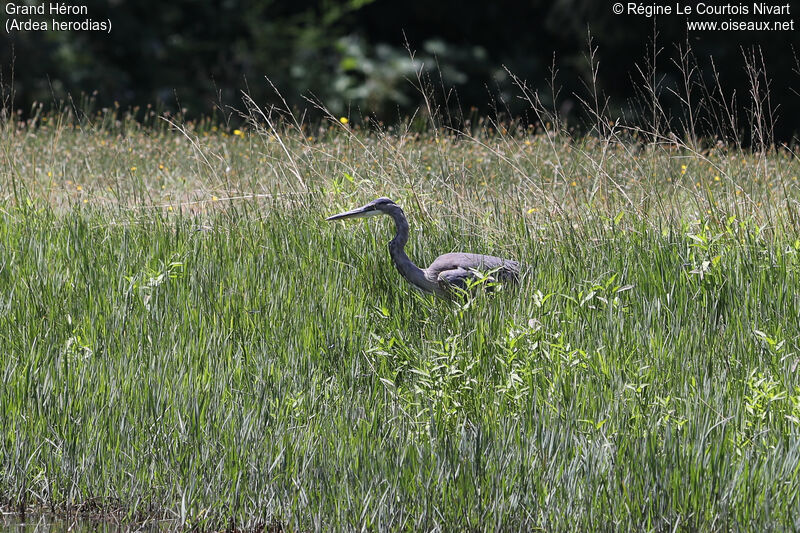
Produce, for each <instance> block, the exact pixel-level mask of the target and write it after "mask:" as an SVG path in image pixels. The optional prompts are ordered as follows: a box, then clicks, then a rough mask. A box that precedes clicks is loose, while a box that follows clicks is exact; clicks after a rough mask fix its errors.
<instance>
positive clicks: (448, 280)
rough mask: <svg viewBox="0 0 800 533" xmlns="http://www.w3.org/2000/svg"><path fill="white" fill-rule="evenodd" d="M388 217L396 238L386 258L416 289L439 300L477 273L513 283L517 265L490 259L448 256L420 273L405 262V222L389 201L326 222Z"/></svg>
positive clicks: (464, 254)
mask: <svg viewBox="0 0 800 533" xmlns="http://www.w3.org/2000/svg"><path fill="white" fill-rule="evenodd" d="M375 215H389V216H390V217H392V219H393V220H394V225H395V230H396V233H395V236H394V238H393V239H392V240H391V241H389V255H390V256H392V261H393V262H394V266H396V267H397V270H398V271H399V272H400V274H401V275H402V276H403V277H404V278H406V280H408V282H409V283H411V284H412V285H414V286H415V287H419V288H420V289H422V290H423V291H425V292H432V293H434V294H436V295H438V296H445V297H447V296H450V295H451V294H452V292H453V290H452V289H453V287H458V288H461V289H465V288H467V280H468V279H476V278H477V275H478V274H477V273H478V272H490V273H491V276H493V278H496V279H498V280H500V281H506V282H516V281H517V280H518V277H519V263H518V262H516V261H509V260H506V259H501V258H499V257H494V256H493V255H481V254H467V253H461V252H457V253H449V254H444V255H440V256H439V257H437V258H436V260H435V261H434V262H433V263H431V266H429V267H428V268H425V269H422V268H419V267H418V266H417V265H415V264H414V263H413V261H411V259H409V258H408V256H407V255H406V252H405V246H406V243H407V242H408V220H406V215H405V213H403V210H402V209H401V208H400V206H399V205H397V204H396V203H394V202H393V201H391V200H390V199H388V198H378V199H377V200H373V201H371V202H370V203H368V204H366V205H364V206H362V207H359V208H358V209H353V210H351V211H345V212H344V213H339V214H338V215H333V216H330V217H328V218H326V219H325V220H343V219H347V218H363V217H371V216H375Z"/></svg>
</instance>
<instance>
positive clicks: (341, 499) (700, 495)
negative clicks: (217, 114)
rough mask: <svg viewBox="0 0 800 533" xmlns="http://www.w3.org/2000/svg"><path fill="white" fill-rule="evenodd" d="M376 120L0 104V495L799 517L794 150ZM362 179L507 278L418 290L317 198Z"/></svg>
mask: <svg viewBox="0 0 800 533" xmlns="http://www.w3.org/2000/svg"><path fill="white" fill-rule="evenodd" d="M256 116H257V115H256ZM262 118H263V117H262ZM159 124H160V125H159ZM273 124H274V123H273ZM262 127H263V128H265V129H263V130H262V129H261V128H262ZM404 131H405V130H404V129H403V128H399V129H398V130H397V131H396V132H385V133H374V132H373V133H365V132H362V131H359V130H354V129H350V128H349V127H348V126H345V125H343V124H341V122H332V123H331V124H330V125H325V124H322V125H320V126H318V127H313V128H312V127H307V126H303V127H300V128H294V127H292V126H291V123H290V122H288V123H280V124H274V127H272V128H271V127H270V126H269V125H268V124H263V123H262V122H260V121H258V120H256V119H255V118H254V120H253V122H252V124H251V127H250V128H249V129H246V130H244V131H239V130H236V131H233V132H231V131H220V130H218V129H217V128H216V127H213V126H211V125H209V124H205V123H200V124H189V125H186V127H185V129H184V131H183V133H181V132H178V131H174V130H171V129H167V127H166V125H165V124H164V123H158V122H157V123H155V124H152V125H150V126H149V127H146V128H142V127H141V126H139V125H138V124H137V123H134V122H132V121H126V120H125V119H124V117H121V118H119V119H118V117H116V116H113V115H112V116H98V117H96V118H95V119H94V120H93V122H92V123H91V124H90V123H88V122H76V121H74V120H71V119H69V117H65V116H46V117H44V119H42V117H40V118H39V119H37V121H36V122H35V123H31V124H28V125H22V126H17V125H11V124H6V125H5V129H4V130H3V132H2V133H3V137H4V139H5V140H6V141H7V142H6V143H5V144H4V147H3V153H2V154H0V157H2V159H3V165H2V167H0V168H2V171H0V172H2V176H0V177H1V178H2V179H0V183H2V187H3V190H2V194H3V196H4V197H5V198H6V199H5V200H4V201H3V204H2V206H0V505H3V504H4V505H6V506H7V507H9V508H10V509H16V508H19V506H25V505H28V506H32V507H37V506H43V507H45V508H47V507H50V508H53V509H55V510H57V511H67V510H76V509H77V510H81V509H82V510H84V511H86V512H104V513H113V514H118V515H119V516H120V517H121V518H123V519H124V520H129V521H130V520H139V521H150V520H156V519H160V518H167V519H173V520H175V521H176V522H177V523H181V524H189V525H197V526H200V527H214V528H218V527H228V526H237V527H242V526H255V525H259V524H261V525H264V524H266V525H270V524H272V525H275V524H280V525H282V526H284V527H286V528H288V529H290V530H311V529H315V530H354V529H361V528H366V529H384V528H386V529H393V530H410V531H421V530H432V529H444V530H468V529H469V530H484V529H485V530H506V531H507V530H514V529H520V530H532V529H535V528H542V529H544V530H550V531H557V530H564V531H574V530H582V531H586V530H607V529H621V530H657V531H667V530H668V531H673V530H686V531H694V530H697V529H706V530H728V529H749V530H768V529H792V528H797V527H800V523H798V522H797V520H798V518H797V517H798V516H800V500H799V499H798V494H799V491H800V487H798V484H800V478H799V477H798V476H797V472H798V468H800V454H798V444H799V443H800V383H799V382H798V378H797V376H798V374H797V371H796V367H797V364H798V358H799V357H800V355H798V353H800V325H798V321H797V316H798V313H799V311H800V297H799V296H798V295H799V294H800V282H799V280H798V274H799V273H800V240H798V235H797V232H796V227H797V226H796V223H795V222H794V217H795V216H796V209H797V199H798V196H799V195H798V192H800V191H798V182H797V178H796V176H797V175H798V174H800V165H799V164H798V162H797V160H796V158H795V157H794V156H793V155H792V154H791V153H788V152H783V151H781V152H771V153H769V154H757V155H753V154H749V153H746V152H743V151H740V150H738V149H736V148H734V147H728V146H717V147H715V148H714V149H704V148H702V147H693V146H691V145H688V144H672V145H667V144H662V145H658V146H652V145H648V144H645V143H643V142H641V141H640V140H637V139H636V137H635V136H622V132H621V131H620V130H613V131H611V133H610V134H609V137H608V138H605V139H587V140H580V139H570V138H568V137H566V136H565V135H564V133H563V132H556V131H547V132H534V131H530V130H523V131H518V130H515V129H514V126H513V125H506V127H504V128H503V129H499V130H496V129H490V128H486V129H485V130H483V131H482V132H481V133H479V134H478V135H477V136H475V137H470V136H465V135H456V134H446V133H443V132H440V131H436V130H433V131H431V132H429V133H426V134H423V135H416V134H409V133H404ZM379 195H388V196H392V197H393V198H394V199H395V200H396V201H397V202H398V203H400V204H401V205H403V206H404V207H405V208H406V212H407V213H408V215H409V217H410V218H411V224H412V240H411V243H410V249H409V254H410V255H411V257H412V258H414V259H416V260H417V261H418V262H419V263H427V262H429V261H431V260H432V259H433V258H434V257H435V256H436V255H438V254H439V253H442V252H446V251H453V250H459V249H460V250H465V251H467V250H468V251H474V252H481V253H494V254H499V255H503V256H506V257H511V258H516V259H519V260H520V261H521V262H522V263H523V264H524V265H525V266H526V269H525V271H524V275H523V279H522V283H521V286H520V287H519V288H516V289H514V288H510V287H504V288H503V290H501V291H499V292H495V293H493V294H480V293H479V294H478V295H477V296H475V297H474V298H470V299H466V300H462V301H454V302H447V301H443V300H436V299H434V298H433V297H430V296H425V295H421V294H417V293H415V292H414V291H412V290H411V289H410V287H409V286H408V285H407V284H406V283H405V282H404V281H403V280H402V279H401V278H400V277H399V275H398V274H397V272H396V271H394V269H393V267H392V265H391V263H390V261H389V258H388V254H387V251H386V241H387V240H388V237H389V236H390V227H389V222H388V221H386V220H381V219H372V220H368V221H360V222H357V223H354V224H352V225H349V226H342V225H340V224H328V223H325V222H324V220H323V217H324V216H325V215H328V214H331V213H334V212H337V211H340V210H341V209H343V208H347V207H353V206H356V205H360V204H361V203H363V202H364V201H365V200H369V199H372V198H374V197H376V196H379Z"/></svg>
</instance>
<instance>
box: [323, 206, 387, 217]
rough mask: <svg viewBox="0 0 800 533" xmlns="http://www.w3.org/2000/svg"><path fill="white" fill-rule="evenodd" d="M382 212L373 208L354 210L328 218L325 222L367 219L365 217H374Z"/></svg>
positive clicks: (365, 207)
mask: <svg viewBox="0 0 800 533" xmlns="http://www.w3.org/2000/svg"><path fill="white" fill-rule="evenodd" d="M380 214H381V212H380V211H378V210H377V209H375V208H372V207H367V206H364V207H359V208H358V209H352V210H350V211H345V212H344V213H339V214H338V215H332V216H329V217H328V218H326V219H325V220H343V219H345V218H365V217H374V216H376V215H380Z"/></svg>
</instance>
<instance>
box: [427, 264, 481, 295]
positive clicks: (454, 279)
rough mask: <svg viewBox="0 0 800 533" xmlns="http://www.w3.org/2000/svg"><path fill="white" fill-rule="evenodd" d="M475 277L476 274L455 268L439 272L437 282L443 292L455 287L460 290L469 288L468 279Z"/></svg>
mask: <svg viewBox="0 0 800 533" xmlns="http://www.w3.org/2000/svg"><path fill="white" fill-rule="evenodd" d="M473 277H475V273H474V272H472V271H470V270H467V269H465V268H453V269H451V270H445V271H443V272H439V274H438V275H437V276H436V281H437V282H438V283H439V287H440V288H441V289H442V290H443V291H449V290H450V289H452V288H453V287H458V288H459V289H465V290H466V288H467V279H470V278H473Z"/></svg>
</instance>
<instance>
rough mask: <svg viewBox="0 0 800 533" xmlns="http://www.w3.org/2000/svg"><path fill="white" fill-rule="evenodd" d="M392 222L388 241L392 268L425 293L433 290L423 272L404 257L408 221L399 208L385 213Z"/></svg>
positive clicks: (432, 285)
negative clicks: (393, 227)
mask: <svg viewBox="0 0 800 533" xmlns="http://www.w3.org/2000/svg"><path fill="white" fill-rule="evenodd" d="M387 214H388V215H389V216H391V217H392V219H393V220H394V226H395V231H396V233H395V236H394V239H392V240H391V241H389V255H390V256H392V261H393V262H394V266H395V267H397V270H398V271H399V272H400V274H401V275H402V276H403V277H404V278H406V279H407V280H408V281H409V283H411V284H412V285H415V286H417V287H419V288H420V289H423V290H426V291H432V290H434V288H435V287H434V285H435V284H432V283H431V282H430V281H428V279H427V278H426V277H425V272H424V271H423V270H422V269H421V268H419V267H418V266H417V265H415V264H414V262H413V261H411V259H409V258H408V255H406V250H405V247H406V243H407V242H408V230H409V228H408V220H406V216H405V214H404V213H403V210H402V209H400V208H399V207H398V208H396V209H393V210H392V211H390V212H388V213H387Z"/></svg>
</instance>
